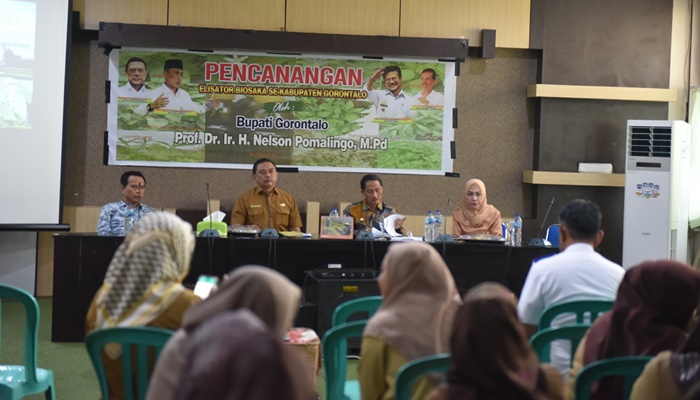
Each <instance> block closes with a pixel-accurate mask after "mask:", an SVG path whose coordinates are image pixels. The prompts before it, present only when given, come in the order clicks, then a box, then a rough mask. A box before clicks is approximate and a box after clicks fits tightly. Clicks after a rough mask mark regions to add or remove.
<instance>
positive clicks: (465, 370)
mask: <svg viewBox="0 0 700 400" xmlns="http://www.w3.org/2000/svg"><path fill="white" fill-rule="evenodd" d="M450 348H451V350H452V353H451V359H452V365H451V367H450V370H449V372H448V374H447V386H443V387H442V388H440V389H439V390H436V392H434V393H433V394H432V396H431V397H430V400H443V399H447V400H471V399H490V400H498V399H503V400H506V399H525V400H527V399H561V398H563V389H564V383H563V381H562V378H561V375H560V373H559V372H558V371H557V370H556V369H555V368H554V367H550V366H542V367H540V365H539V361H538V360H537V356H536V355H535V353H534V352H533V350H532V348H531V347H530V344H529V342H528V338H527V334H526V333H525V327H524V326H523V325H522V324H521V323H520V322H519V321H518V313H517V311H516V303H515V296H514V295H513V293H512V292H511V291H509V290H508V289H507V288H505V287H504V286H502V285H500V284H498V283H492V282H488V283H482V284H480V285H478V286H476V287H474V288H473V289H472V290H470V291H469V292H468V293H467V295H466V296H465V297H464V304H463V305H462V306H461V307H460V308H459V311H458V312H457V315H456V316H455V322H454V327H453V329H452V336H451V339H450Z"/></svg>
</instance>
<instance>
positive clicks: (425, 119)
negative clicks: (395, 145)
mask: <svg viewBox="0 0 700 400" xmlns="http://www.w3.org/2000/svg"><path fill="white" fill-rule="evenodd" d="M442 115H443V110H442V109H440V108H419V109H417V115H416V117H415V118H414V119H413V121H412V122H410V123H381V124H380V128H379V136H381V137H385V138H390V139H395V140H427V141H439V140H442Z"/></svg>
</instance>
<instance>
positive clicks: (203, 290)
mask: <svg viewBox="0 0 700 400" xmlns="http://www.w3.org/2000/svg"><path fill="white" fill-rule="evenodd" d="M218 283H219V278H218V277H216V276H212V275H200V276H199V279H197V284H196V285H195V286H194V294H196V295H197V296H199V297H201V298H202V299H206V298H207V297H209V295H210V294H211V291H212V289H214V288H215V287H216V285H217V284H218Z"/></svg>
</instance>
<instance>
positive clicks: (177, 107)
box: [136, 60, 220, 115]
mask: <svg viewBox="0 0 700 400" xmlns="http://www.w3.org/2000/svg"><path fill="white" fill-rule="evenodd" d="M184 77H185V73H184V70H183V65H182V60H167V61H165V66H164V67H163V78H164V82H163V86H161V87H159V88H156V89H154V90H152V91H151V93H150V97H151V100H153V101H152V102H151V103H150V104H147V105H144V106H139V107H138V108H137V109H136V112H137V113H139V114H142V115H144V114H146V113H148V112H151V111H155V110H162V111H166V112H167V111H176V112H187V111H192V112H196V113H200V114H201V113H204V112H206V111H207V110H208V109H210V108H214V107H216V106H217V105H219V103H220V101H219V100H217V99H210V100H207V104H206V105H203V104H198V103H195V102H194V101H192V98H191V97H190V94H189V93H187V91H185V90H184V89H180V84H181V83H182V80H183V78H184Z"/></svg>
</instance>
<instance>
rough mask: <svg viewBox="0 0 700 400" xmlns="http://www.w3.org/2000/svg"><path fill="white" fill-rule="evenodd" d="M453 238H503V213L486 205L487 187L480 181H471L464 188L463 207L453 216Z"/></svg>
mask: <svg viewBox="0 0 700 400" xmlns="http://www.w3.org/2000/svg"><path fill="white" fill-rule="evenodd" d="M453 217H454V221H453V224H452V236H455V237H457V236H462V235H466V234H470V233H485V234H489V235H497V236H503V231H502V229H501V212H500V211H498V210H497V209H496V207H494V206H492V205H490V204H486V186H485V185H484V182H482V181H481V180H479V179H470V180H469V181H467V184H466V185H465V186H464V196H463V197H462V205H460V206H459V207H457V208H456V209H455V211H454V214H453Z"/></svg>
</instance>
